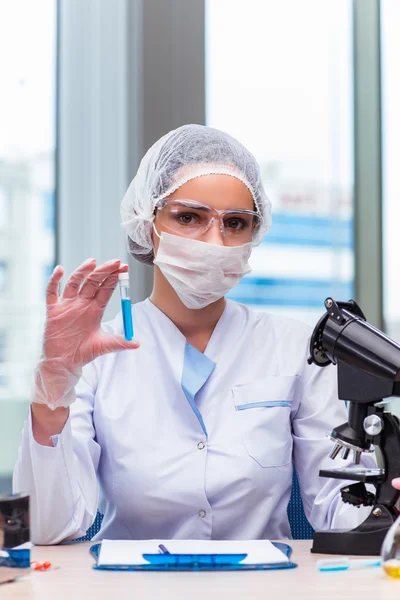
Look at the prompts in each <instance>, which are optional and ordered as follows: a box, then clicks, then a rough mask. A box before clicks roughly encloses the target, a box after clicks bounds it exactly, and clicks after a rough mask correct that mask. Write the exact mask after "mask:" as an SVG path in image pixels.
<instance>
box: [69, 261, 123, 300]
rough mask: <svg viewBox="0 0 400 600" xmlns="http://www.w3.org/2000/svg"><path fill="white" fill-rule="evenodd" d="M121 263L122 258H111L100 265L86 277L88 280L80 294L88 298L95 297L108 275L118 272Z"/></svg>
mask: <svg viewBox="0 0 400 600" xmlns="http://www.w3.org/2000/svg"><path fill="white" fill-rule="evenodd" d="M120 265H121V261H120V260H110V261H108V262H106V263H104V264H102V265H100V267H97V268H96V269H95V270H94V271H92V273H90V275H88V277H86V280H85V282H84V283H83V285H82V287H81V289H80V291H79V295H80V296H83V297H84V298H87V299H91V298H93V296H94V295H95V294H96V293H97V292H98V290H99V287H100V286H101V284H102V283H103V282H104V281H105V280H106V279H107V277H109V276H110V275H112V274H113V273H118V270H119V267H120ZM117 278H118V276H117Z"/></svg>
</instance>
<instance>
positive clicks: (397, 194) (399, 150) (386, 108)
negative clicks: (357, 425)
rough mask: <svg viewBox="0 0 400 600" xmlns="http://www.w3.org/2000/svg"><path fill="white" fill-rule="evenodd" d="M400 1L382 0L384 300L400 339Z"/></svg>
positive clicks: (391, 329)
mask: <svg viewBox="0 0 400 600" xmlns="http://www.w3.org/2000/svg"><path fill="white" fill-rule="evenodd" d="M399 28H400V3H399V2H398V1H397V0H382V2H381V44H382V49H381V50H382V65H381V66H382V158H383V160H382V179H383V236H382V238H383V278H384V286H383V304H384V310H383V314H384V322H385V329H386V332H387V333H388V335H389V336H390V337H392V338H393V339H395V340H396V341H397V342H400V252H399V243H398V237H399V222H400V203H399V198H400V180H399V175H398V157H399V155H400V114H399V106H400V80H399V64H400V38H399V34H398V32H399Z"/></svg>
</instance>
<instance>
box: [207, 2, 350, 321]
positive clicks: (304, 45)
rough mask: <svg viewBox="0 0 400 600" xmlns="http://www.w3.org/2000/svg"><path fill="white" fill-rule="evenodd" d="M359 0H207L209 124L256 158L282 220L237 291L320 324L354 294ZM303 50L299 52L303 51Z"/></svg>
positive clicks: (278, 219)
mask: <svg viewBox="0 0 400 600" xmlns="http://www.w3.org/2000/svg"><path fill="white" fill-rule="evenodd" d="M351 9H352V3H351V0H326V1H325V2H321V1H320V0H303V1H302V2H295V1H293V0H280V1H279V2H276V0H247V1H246V2H244V0H207V2H206V90H207V98H206V114H207V125H210V126H213V127H217V128H219V129H223V130H225V131H227V132H228V133H230V134H232V135H233V136H235V137H237V138H238V139H239V140H240V141H241V142H242V143H243V144H244V145H245V146H247V147H248V148H249V149H250V150H251V151H252V152H253V154H254V155H255V156H256V158H257V160H258V162H259V164H260V167H261V172H262V177H263V181H264V185H265V189H266V192H267V194H268V195H269V197H270V199H271V202H272V205H273V225H272V228H271V230H270V233H269V234H268V235H267V236H266V238H265V240H264V242H263V243H262V244H261V245H260V246H259V247H258V248H255V249H254V251H253V254H252V259H251V260H252V262H251V266H252V273H251V274H250V275H248V276H247V277H245V278H244V279H243V280H242V282H241V283H240V284H239V285H238V286H237V287H236V288H235V289H234V290H233V291H232V292H231V294H230V296H231V297H232V298H234V299H236V300H239V301H242V302H245V303H248V304H251V305H253V306H255V307H256V308H257V309H261V310H264V309H268V310H270V311H272V312H275V313H281V314H285V315H289V316H292V317H296V318H299V319H301V320H302V321H304V322H308V323H309V324H310V325H314V324H315V323H316V322H317V320H318V318H319V317H320V316H321V315H322V314H323V312H324V310H325V309H324V305H323V302H324V300H325V298H326V297H327V296H329V295H332V296H333V297H334V298H335V299H338V300H348V299H349V298H351V297H352V296H353V294H354V291H353V284H354V268H353V259H354V256H353V136H352V133H353V118H352V76H353V74H352V12H351ZM294 49H295V52H294Z"/></svg>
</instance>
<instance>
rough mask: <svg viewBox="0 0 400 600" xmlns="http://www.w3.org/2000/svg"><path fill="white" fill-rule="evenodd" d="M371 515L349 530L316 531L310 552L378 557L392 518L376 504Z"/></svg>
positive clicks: (383, 507) (386, 510)
mask: <svg viewBox="0 0 400 600" xmlns="http://www.w3.org/2000/svg"><path fill="white" fill-rule="evenodd" d="M372 510H373V511H376V512H377V513H378V514H379V512H378V511H379V510H380V511H381V512H380V514H379V516H374V515H373V513H372V512H371V514H370V515H369V516H368V518H367V519H365V521H364V522H363V523H361V525H359V526H358V527H356V528H355V529H351V530H344V529H332V530H330V531H316V532H315V534H314V540H313V546H312V548H311V552H312V553H314V554H342V555H346V556H347V555H356V556H368V555H372V556H379V555H380V553H381V547H382V544H383V540H384V539H385V536H386V533H387V531H388V529H389V528H390V526H391V525H392V524H393V521H394V517H393V515H392V514H391V513H390V512H389V510H388V509H387V508H386V507H385V506H383V505H382V504H376V505H375V506H374V507H373V509H372Z"/></svg>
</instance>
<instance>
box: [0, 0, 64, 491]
mask: <svg viewBox="0 0 400 600" xmlns="http://www.w3.org/2000/svg"><path fill="white" fill-rule="evenodd" d="M0 56H1V57H3V60H2V68H1V72H2V77H1V83H0V86H1V90H0V92H1V93H0V131H1V136H0V227H1V239H0V440H1V449H2V451H1V452H0V493H1V492H7V491H10V489H11V473H12V469H13V466H14V463H15V460H16V457H17V449H18V444H19V441H20V434H21V429H22V424H23V420H24V418H25V417H26V414H27V408H28V404H29V392H30V385H31V380H32V371H33V368H34V365H35V363H36V361H37V357H38V354H39V350H40V342H41V335H42V327H43V317H44V304H43V272H44V268H45V265H48V264H51V263H53V262H54V257H55V231H54V219H53V218H52V217H51V218H50V217H46V218H44V209H43V198H47V199H48V200H47V209H46V210H47V214H48V215H51V214H53V213H52V212H51V211H53V212H54V198H55V194H54V190H55V179H54V171H55V169H54V149H55V64H56V0H41V2H39V3H38V2H31V1H30V0H13V2H2V3H0ZM4 57H7V58H6V60H4ZM0 60H1V59H0Z"/></svg>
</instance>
